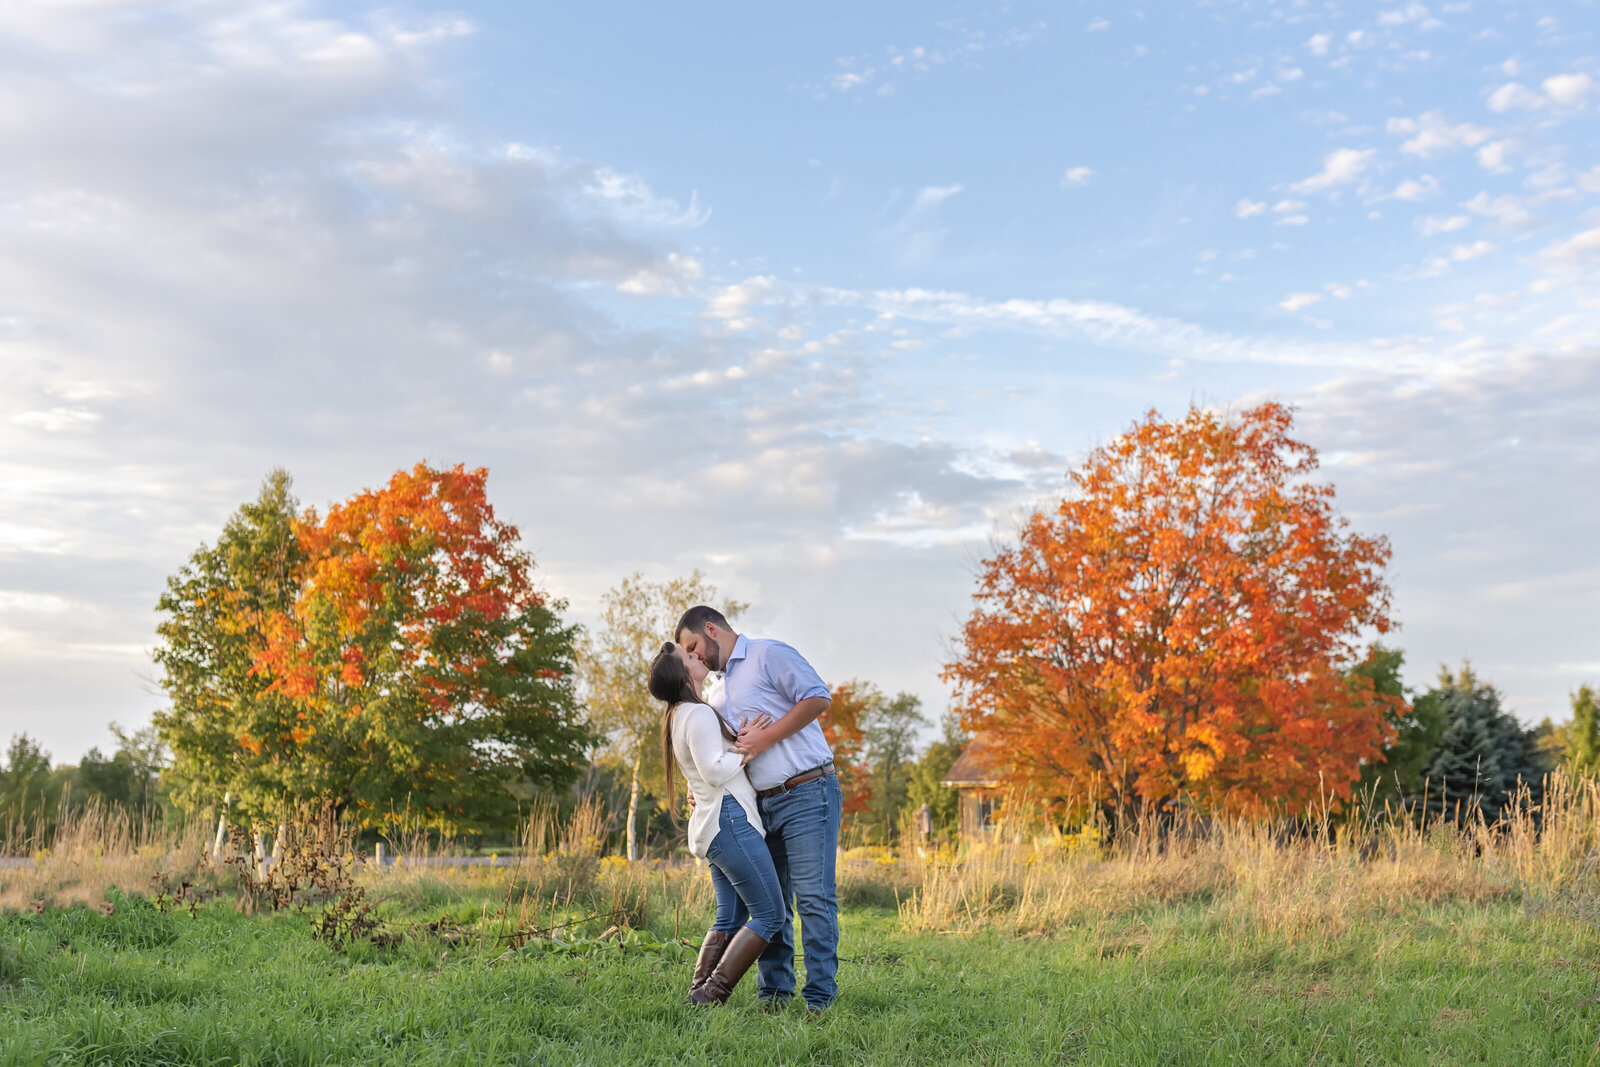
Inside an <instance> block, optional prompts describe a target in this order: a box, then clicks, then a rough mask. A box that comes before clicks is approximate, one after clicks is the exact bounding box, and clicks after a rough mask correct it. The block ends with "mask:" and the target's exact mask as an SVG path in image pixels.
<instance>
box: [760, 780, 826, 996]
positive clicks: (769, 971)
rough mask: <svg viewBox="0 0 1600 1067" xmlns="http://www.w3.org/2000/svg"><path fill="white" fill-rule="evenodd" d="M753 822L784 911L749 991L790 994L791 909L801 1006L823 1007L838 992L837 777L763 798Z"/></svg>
mask: <svg viewBox="0 0 1600 1067" xmlns="http://www.w3.org/2000/svg"><path fill="white" fill-rule="evenodd" d="M758 803H759V804H760V805H761V821H762V823H764V824H765V826H766V830H767V848H768V850H769V851H771V853H772V865H773V867H775V868H776V869H777V872H778V885H779V886H780V887H782V890H783V901H784V904H785V905H788V906H790V907H791V908H792V910H791V911H790V912H789V913H788V914H786V915H785V916H784V921H783V925H782V926H781V927H779V929H778V932H777V933H775V934H774V935H773V936H772V939H771V942H770V943H769V944H768V945H767V950H766V951H765V952H763V953H762V954H761V960H760V963H759V964H758V966H757V975H758V980H757V983H756V992H757V993H758V994H759V995H760V996H761V997H762V998H764V999H772V1000H776V1001H779V1002H782V1001H786V1000H788V999H789V998H790V997H791V996H793V995H794V978H795V976H794V916H796V915H798V916H799V917H800V945H801V951H802V952H803V954H804V955H805V961H806V984H805V988H804V989H802V990H801V991H800V995H801V996H803V997H805V1001H806V1005H807V1006H808V1007H812V1008H826V1007H828V1006H829V1005H830V1004H832V1003H833V998H834V997H835V996H837V995H838V992H839V986H838V983H837V981H836V980H835V976H836V974H837V973H838V970H839V893H838V890H837V888H836V887H835V883H834V864H835V861H836V860H837V857H838V854H839V812H840V808H841V807H842V806H843V804H844V794H843V793H841V792H840V790H839V779H838V778H836V777H834V776H833V775H831V774H830V775H826V776H824V777H822V778H818V779H816V780H815V781H811V782H807V783H805V784H804V785H801V786H797V787H795V788H794V789H791V790H789V791H788V792H787V793H778V794H777V795H775V796H770V797H763V798H762V799H761V800H760V801H758Z"/></svg>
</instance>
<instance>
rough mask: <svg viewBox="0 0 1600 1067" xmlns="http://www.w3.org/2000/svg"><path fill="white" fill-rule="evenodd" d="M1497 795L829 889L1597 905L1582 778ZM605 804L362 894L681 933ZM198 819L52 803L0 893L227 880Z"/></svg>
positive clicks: (1066, 904) (1007, 842)
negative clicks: (1483, 815)
mask: <svg viewBox="0 0 1600 1067" xmlns="http://www.w3.org/2000/svg"><path fill="white" fill-rule="evenodd" d="M1513 812H1514V814H1513V815H1512V817H1511V818H1510V819H1509V820H1507V821H1506V822H1504V823H1502V824H1500V825H1497V826H1494V827H1489V826H1484V825H1483V824H1482V823H1481V822H1479V823H1470V822H1469V823H1466V824H1464V825H1458V824H1456V823H1455V822H1451V821H1439V822H1434V823H1431V824H1428V825H1425V826H1424V825H1418V824H1417V823H1415V822H1413V821H1412V820H1410V819H1408V818H1405V817H1395V816H1393V815H1392V813H1387V812H1380V813H1378V814H1377V815H1376V816H1375V817H1368V818H1363V819H1356V820H1354V821H1335V820H1334V819H1333V818H1332V817H1331V815H1330V813H1329V812H1327V811H1326V810H1324V811H1320V812H1316V813H1312V816H1311V817H1308V818H1307V819H1304V820H1299V821H1297V822H1295V823H1294V824H1293V826H1292V827H1291V826H1287V825H1280V824H1271V823H1265V822H1248V821H1226V820H1223V821H1199V820H1197V821H1194V822H1191V823H1189V824H1186V825H1178V826H1176V827H1174V826H1172V825H1170V824H1169V825H1164V826H1157V825H1155V824H1154V823H1147V824H1145V825H1141V826H1137V827H1134V828H1132V829H1131V830H1129V831H1127V832H1125V833H1123V834H1120V835H1118V837H1117V839H1116V842H1115V844H1114V845H1111V846H1107V845H1105V844H1103V843H1102V842H1103V837H1104V835H1103V833H1102V832H1101V829H1100V828H1096V827H1093V826H1091V827H1089V828H1086V829H1085V830H1083V831H1080V832H1079V833H1076V834H1071V835H1063V834H1061V833H1059V832H1054V831H1049V832H1041V831H1038V830H1036V829H1035V830H1030V829H1029V828H1028V827H1027V826H1026V824H1025V823H1024V822H1022V821H1014V822H1013V823H1012V824H1011V825H1009V826H1002V827H1001V828H1000V830H999V832H998V835H997V836H998V837H999V838H1001V839H1002V841H1003V843H995V844H990V845H988V846H986V847H968V848H967V849H965V850H963V851H961V852H959V853H948V852H946V853H938V852H936V853H932V854H927V853H924V854H921V855H916V856H911V855H907V856H897V855H895V854H894V853H892V852H890V851H888V850H884V849H861V850H852V851H849V852H846V853H844V854H842V855H841V860H840V865H839V893H840V900H841V901H842V902H843V903H845V904H846V905H847V906H848V905H852V904H875V905H882V906H888V907H894V908H897V910H898V915H899V920H900V923H901V925H902V926H903V928H905V929H906V930H908V931H911V932H952V933H965V932H971V931H976V930H981V929H993V930H997V931H1001V932H1007V933H1012V934H1020V935H1039V934H1048V933H1050V932H1053V931H1056V930H1059V929H1061V928H1063V927H1066V926H1071V925H1076V924H1086V923H1093V922H1097V921H1099V920H1104V919H1107V918H1116V917H1119V916H1128V915H1132V914H1137V913H1141V912H1151V911H1157V910H1159V909H1162V908H1165V907H1168V906H1172V905H1178V904H1184V903H1187V902H1204V903H1206V904H1207V905H1208V909H1207V914H1208V915H1209V916H1210V920H1209V921H1214V922H1216V923H1217V925H1218V929H1219V932H1220V933H1223V934H1225V935H1226V936H1230V937H1247V936H1269V937H1273V938H1279V939H1284V940H1287V941H1291V942H1294V941H1300V940H1305V939H1314V938H1323V937H1329V936H1337V935H1338V934H1339V933H1341V932H1342V931H1343V930H1345V929H1346V928H1348V927H1349V925H1350V924H1351V923H1354V922H1358V921H1361V920H1362V919H1364V918H1379V917H1384V916H1391V915H1395V914H1398V913H1400V912H1402V911H1404V910H1405V909H1408V908H1413V907H1415V906H1417V905H1419V904H1422V905H1426V904H1432V903H1441V902H1464V903H1479V902H1486V901H1493V900H1505V899H1514V900H1518V901H1521V902H1522V903H1524V904H1525V905H1526V906H1527V907H1529V908H1530V909H1532V910H1545V909H1555V910H1557V911H1559V912H1561V913H1563V914H1567V915H1570V916H1572V917H1575V918H1582V919H1586V920H1589V921H1600V783H1596V782H1594V781H1585V782H1574V781H1572V780H1570V779H1568V778H1567V777H1565V776H1564V775H1561V774H1557V775H1555V776H1553V777H1552V778H1551V779H1550V781H1549V782H1548V785H1547V789H1546V793H1545V797H1544V800H1543V802H1542V803H1541V804H1539V805H1537V806H1535V805H1532V804H1531V803H1529V802H1528V800H1527V798H1526V797H1524V798H1523V800H1522V802H1521V803H1519V804H1516V805H1514V807H1513ZM609 814H610V813H608V812H606V811H604V810H602V809H601V807H600V806H599V804H598V802H594V803H589V804H585V805H581V806H579V808H578V809H577V810H576V811H574V812H573V813H572V814H571V815H570V816H568V817H567V818H565V819H558V818H557V817H556V816H555V814H554V813H553V811H552V810H550V809H548V808H537V809H535V810H534V811H533V812H532V814H531V815H530V817H529V818H528V820H527V821H526V823H525V824H524V826H523V830H522V837H521V847H520V848H519V849H517V852H518V853H519V854H518V855H515V856H508V857H506V858H505V859H503V860H500V861H498V863H497V864H496V865H494V866H475V867H447V866H441V865H438V864H437V863H432V864H430V863H424V862H418V861H419V860H422V859H429V858H434V859H437V858H439V857H440V855H441V854H448V853H450V852H451V851H452V849H451V848H450V846H449V843H448V842H445V843H443V844H442V845H441V844H440V843H438V842H433V843H432V844H431V845H430V844H429V843H428V842H427V841H426V840H425V839H423V838H417V839H415V840H410V841H396V842H395V844H396V845H397V846H400V847H401V859H402V861H401V862H400V863H399V864H397V865H395V866H393V867H386V868H382V869H379V868H377V867H374V866H371V865H364V866H363V867H362V868H361V870H360V873H359V879H360V881H361V882H362V883H363V884H365V885H367V886H369V887H370V888H371V889H372V898H373V899H374V900H378V901H385V900H387V901H392V902H394V903H395V904H396V905H398V906H400V907H401V908H403V909H404V910H406V911H407V912H412V913H415V912H419V911H428V910H430V909H435V908H437V909H439V910H440V911H441V912H444V911H448V910H449V909H451V908H452V907H456V906H465V907H469V908H471V909H472V910H476V907H477V905H473V904H470V903H469V902H470V901H480V902H481V901H482V900H484V899H487V898H495V899H499V900H501V901H503V902H504V908H503V911H501V912H499V913H498V914H501V915H503V925H504V926H506V927H507V929H510V930H519V931H531V930H543V929H555V928H558V927H565V926H566V925H568V924H572V923H575V922H581V921H583V920H584V917H585V916H589V917H592V918H593V919H594V921H596V922H602V921H603V922H606V923H609V924H616V925H622V926H631V927H635V928H643V927H645V926H647V925H648V926H650V927H652V928H654V929H656V930H658V931H672V932H674V933H678V932H683V933H687V934H693V933H695V932H696V927H697V926H698V925H699V924H700V923H703V922H704V921H705V919H706V918H707V917H708V916H709V915H710V913H711V911H712V910H713V908H714V899H713V894H712V892H711V884H710V878H709V877H708V876H707V874H706V872H705V870H704V868H703V867H702V866H700V865H697V864H694V863H690V862H687V861H685V860H681V859H679V860H654V861H644V862H639V863H629V862H627V861H626V860H625V859H623V858H622V857H619V856H605V855H602V852H603V851H604V841H605V839H606V835H605V833H604V828H605V826H606V825H607V820H608V817H609ZM209 836H210V835H209V833H208V827H207V825H206V822H205V820H193V821H190V822H188V823H180V822H172V823H168V824H150V823H144V822H141V821H139V820H134V819H130V818H128V816H127V815H126V814H125V813H122V812H119V811H115V810H106V809H102V808H94V807H91V808H90V809H88V810H87V811H84V812H82V813H81V814H78V815H75V816H73V817H71V818H67V819H64V820H63V821H62V822H61V824H60V826H59V828H58V830H57V831H56V833H55V836H54V837H53V839H52V840H51V841H50V843H49V846H48V848H44V849H41V850H39V851H38V853H37V856H36V858H35V862H33V863H32V864H24V865H14V866H5V867H0V910H8V909H15V908H26V907H35V908H42V907H49V906H55V905H62V904H68V903H73V902H80V901H81V902H84V903H88V904H91V905H92V904H96V903H99V902H100V901H101V900H103V899H104V894H105V892H106V890H107V889H108V888H109V887H111V886H116V887H118V888H120V889H122V890H123V891H124V892H132V893H137V892H148V891H150V889H151V888H152V883H153V881H154V880H157V879H161V878H165V879H167V880H168V881H169V882H170V883H171V884H174V885H176V884H177V883H179V882H180V881H185V880H187V881H191V882H197V883H202V884H210V885H215V886H231V880H229V879H228V878H227V872H224V871H223V870H221V869H220V867H219V865H217V864H215V863H210V862H208V860H207V856H206V851H207V846H208V844H209ZM430 852H431V853H432V855H431V856H430V855H429V853H430ZM13 854H14V853H13ZM458 910H459V909H458ZM486 914H487V913H486Z"/></svg>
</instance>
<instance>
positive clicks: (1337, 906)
mask: <svg viewBox="0 0 1600 1067" xmlns="http://www.w3.org/2000/svg"><path fill="white" fill-rule="evenodd" d="M1547 786H1548V787H1547V790H1546V793H1545V797H1544V801H1543V803H1542V804H1539V805H1534V804H1532V803H1530V802H1529V798H1528V796H1527V794H1526V792H1525V793H1524V794H1523V796H1522V797H1521V799H1520V802H1519V803H1517V804H1515V805H1513V808H1512V815H1511V817H1510V818H1509V819H1507V820H1506V821H1504V822H1502V823H1501V824H1499V825H1496V826H1493V827H1490V826H1485V825H1484V824H1483V823H1482V821H1481V820H1479V821H1477V822H1470V821H1469V822H1465V823H1463V824H1459V825H1458V824H1457V823H1455V822H1453V821H1448V820H1441V821H1436V822H1432V823H1429V824H1427V825H1421V824H1419V823H1417V822H1415V821H1413V820H1411V819H1408V818H1405V817H1397V816H1396V815H1395V813H1392V812H1382V813H1378V814H1377V815H1375V816H1368V817H1363V818H1357V819H1354V820H1352V821H1348V822H1340V823H1335V821H1334V820H1333V819H1332V817H1331V814H1330V813H1329V812H1328V811H1327V810H1322V811H1319V812H1314V813H1312V814H1311V817H1310V818H1308V819H1306V820H1304V821H1302V822H1299V823H1297V824H1296V825H1295V827H1294V829H1293V832H1291V831H1289V830H1286V829H1285V828H1284V827H1282V826H1276V825H1274V824H1270V823H1264V822H1259V821H1243V820H1216V821H1203V822H1202V821H1195V822H1192V823H1189V824H1187V825H1179V826H1177V827H1172V826H1166V827H1157V826H1155V825H1154V824H1144V825H1140V826H1137V827H1135V828H1133V829H1132V830H1131V831H1129V832H1128V833H1126V834H1124V835H1122V836H1121V838H1120V839H1119V841H1118V843H1117V845H1116V846H1115V847H1113V848H1103V847H1101V846H1100V845H1099V844H1098V841H1097V840H1096V837H1097V835H1093V834H1089V835H1081V836H1077V837H1063V836H1061V835H1059V834H1047V835H1037V836H1033V837H1032V839H1031V840H1025V838H1027V837H1028V835H1027V834H1026V831H1025V828H1024V827H1023V826H1020V825H1013V826H1012V827H1011V828H1009V831H1008V828H1006V827H1004V826H1002V827H1000V828H999V831H998V832H997V837H998V838H1000V841H999V842H997V843H995V844H993V845H990V846H989V847H983V848H977V849H972V850H969V851H968V852H967V853H966V855H965V856H963V857H961V858H959V859H950V858H945V859H940V858H938V857H934V858H931V859H928V860H925V861H923V863H922V872H921V873H922V877H921V886H920V888H919V889H918V891H917V892H916V893H915V894H914V895H912V896H911V897H910V898H909V899H907V900H905V901H903V902H902V903H901V905H900V908H899V913H900V920H901V923H902V924H903V925H904V926H905V927H906V928H907V929H908V930H913V931H945V932H967V931H972V930H976V929H980V928H992V929H998V930H1003V931H1009V932H1012V933H1040V932H1048V931H1050V930H1054V929H1059V928H1060V927H1062V926H1065V925H1071V924H1079V923H1084V922H1089V921H1093V920H1095V919H1099V918H1104V917H1107V916H1115V915H1126V914H1130V913H1135V912H1140V911H1147V910H1150V909H1155V908H1160V907H1162V906H1167V905H1173V904H1180V903H1184V902H1188V901H1196V900H1199V901H1207V902H1210V903H1211V904H1212V905H1213V907H1214V909H1215V913H1216V915H1217V916H1218V918H1219V920H1220V922H1221V924H1222V926H1223V928H1224V930H1225V931H1226V932H1227V933H1228V934H1230V935H1231V936H1239V935H1249V934H1262V935H1268V936H1274V937H1279V938H1283V939H1285V940H1288V941H1291V942H1292V941H1298V940H1302V939H1305V938H1308V937H1313V936H1314V937H1326V936H1337V935H1338V934H1339V933H1341V932H1342V931H1343V930H1345V929H1346V928H1347V927H1348V926H1349V924H1350V923H1351V922H1353V921H1357V920H1359V919H1361V918H1364V917H1376V916H1384V915H1394V914H1397V913H1399V912H1400V911H1401V910H1403V909H1405V908H1408V907H1413V906H1415V905H1418V904H1430V903H1438V902H1444V901H1454V902H1466V903H1478V902H1483V901H1489V900H1497V899H1506V898H1516V899H1520V900H1523V901H1525V902H1526V903H1527V904H1529V905H1530V906H1532V907H1554V908H1559V909H1562V910H1566V911H1569V912H1570V911H1573V910H1578V911H1581V912H1584V913H1585V914H1586V915H1588V916H1593V917H1600V888H1597V886H1596V874H1597V873H1600V783H1596V782H1594V781H1585V782H1574V781H1572V780H1571V779H1570V778H1568V777H1567V776H1566V775H1564V774H1561V773H1558V774H1556V775H1553V776H1552V777H1551V778H1550V780H1549V782H1548V783H1547ZM1086 837H1087V838H1088V840H1085V838H1086Z"/></svg>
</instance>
